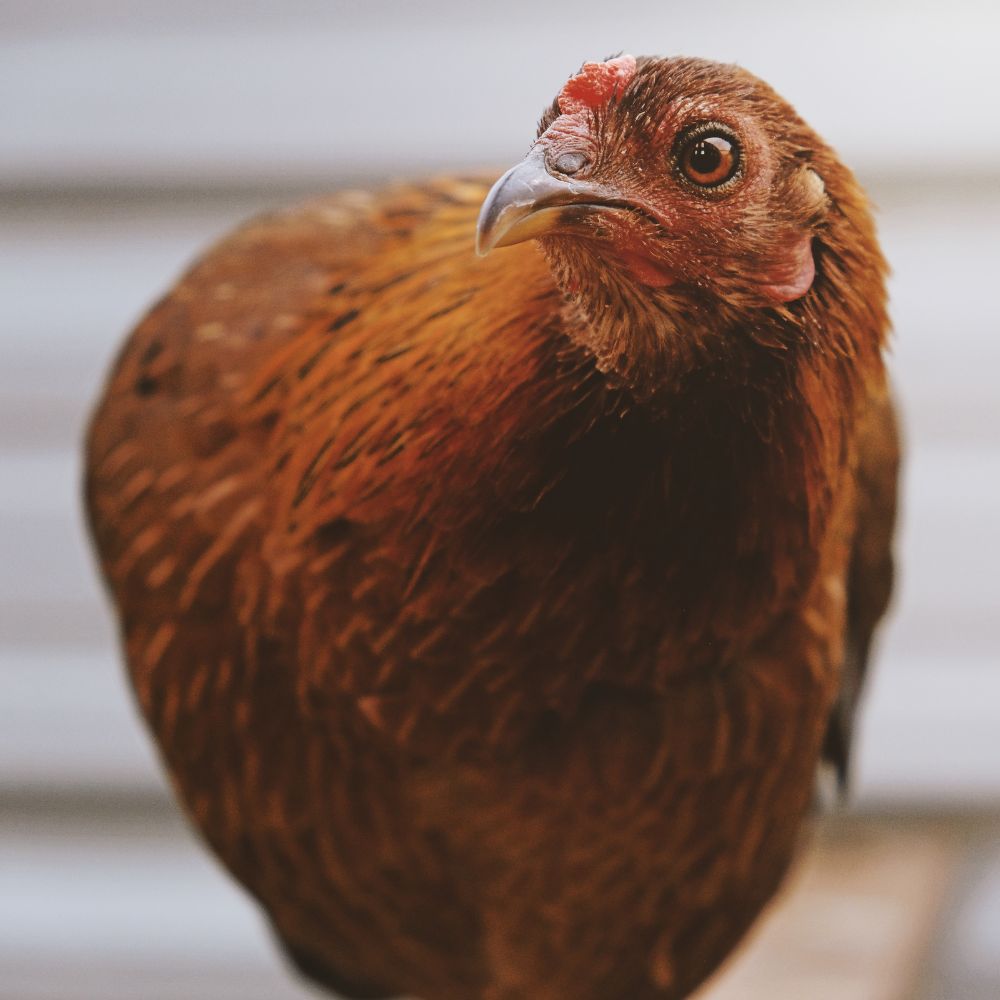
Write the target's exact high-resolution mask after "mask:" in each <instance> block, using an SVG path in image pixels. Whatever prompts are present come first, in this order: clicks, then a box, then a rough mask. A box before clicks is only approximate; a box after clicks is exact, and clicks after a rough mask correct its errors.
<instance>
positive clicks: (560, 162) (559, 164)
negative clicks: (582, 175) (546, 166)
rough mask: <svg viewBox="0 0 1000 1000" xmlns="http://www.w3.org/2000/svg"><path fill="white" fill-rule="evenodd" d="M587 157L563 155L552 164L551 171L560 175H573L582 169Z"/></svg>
mask: <svg viewBox="0 0 1000 1000" xmlns="http://www.w3.org/2000/svg"><path fill="white" fill-rule="evenodd" d="M586 163H587V157H586V156H584V155H583V153H563V154H562V155H560V156H557V157H556V158H555V160H554V161H553V162H552V169H553V170H558V171H559V173H561V174H575V173H578V172H579V171H580V170H581V169H583V167H584V165H585V164H586Z"/></svg>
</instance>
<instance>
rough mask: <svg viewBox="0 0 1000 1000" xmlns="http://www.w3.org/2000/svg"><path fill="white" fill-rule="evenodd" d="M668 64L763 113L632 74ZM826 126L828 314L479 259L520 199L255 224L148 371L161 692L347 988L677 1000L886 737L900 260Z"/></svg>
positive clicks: (195, 808) (108, 551)
mask: <svg viewBox="0 0 1000 1000" xmlns="http://www.w3.org/2000/svg"><path fill="white" fill-rule="evenodd" d="M598 65H612V64H611V63H609V64H598ZM661 67H666V69H662V68H661ZM706 67H707V69H706ZM650 68H652V69H653V70H655V71H656V72H663V73H666V74H667V75H668V77H669V78H670V79H675V80H679V82H678V83H677V85H676V86H677V87H678V88H680V89H685V88H686V90H685V92H688V91H690V89H691V87H692V86H693V84H692V83H691V80H690V79H688V77H687V76H685V73H687V74H688V75H689V76H690V74H691V73H695V76H696V77H697V79H698V80H701V79H702V78H703V77H704V78H705V79H708V80H711V74H712V73H713V72H714V73H716V74H721V75H722V78H723V79H724V80H727V79H729V78H730V76H733V74H735V76H734V77H733V78H734V79H735V80H736V81H737V83H738V85H739V87H740V88H743V90H741V91H740V93H741V94H742V93H743V91H744V90H747V89H748V88H751V89H752V88H753V87H757V86H758V83H757V82H755V81H753V78H752V77H749V75H748V74H742V73H741V72H740V71H735V70H733V69H732V68H729V67H714V66H713V64H707V63H700V62H697V61H676V60H675V61H671V60H660V61H648V62H645V61H644V62H641V63H640V64H639V70H638V77H637V79H636V80H623V81H622V86H625V85H626V84H627V85H628V86H630V87H632V88H633V89H635V88H637V87H639V85H640V84H642V83H643V80H642V79H641V77H642V75H643V73H644V72H647V73H648V72H649V71H650ZM698 74H701V75H698ZM706 74H707V76H706ZM726 74H729V76H727V75H726ZM748 80H749V81H753V82H752V83H748V82H747V81H748ZM647 85H648V81H647ZM734 86H735V85H734ZM759 86H760V87H763V85H759ZM580 89H581V88H580V87H578V88H577V91H575V92H574V93H577V92H579V91H580ZM583 90H586V87H584V88H583ZM753 92H754V93H756V92H757V91H753ZM567 93H569V92H567ZM762 93H763V94H764V96H765V97H766V99H767V100H772V99H773V100H774V101H776V102H777V101H779V99H777V98H776V97H773V95H771V92H770V91H766V89H765V90H764V91H762ZM585 96H586V95H585ZM574 99H575V98H574ZM741 99H742V98H741ZM734 100H735V98H734ZM761 100H763V98H761ZM611 102H612V107H613V108H614V109H617V108H618V107H619V105H624V104H625V101H624V98H623V97H622V95H621V94H620V93H619V92H618V91H617V90H616V91H615V93H614V95H613V96H612V98H611ZM564 107H565V108H569V109H570V111H572V110H574V109H575V107H576V106H575V105H573V104H572V103H571V101H570V100H569V99H568V98H567V99H566V100H565V101H564ZM556 110H557V111H558V108H557V109H556ZM626 110H627V109H626ZM568 113H570V112H567V111H565V110H564V111H563V117H566V115H567V114H568ZM622 113H623V114H624V111H623V112H622ZM774 113H775V114H776V115H777V114H779V113H780V114H782V115H790V114H791V112H790V109H787V106H785V105H783V104H780V103H778V104H777V111H776V112H774ZM633 117H635V115H634V114H633ZM558 122H559V117H558V116H557V117H556V125H557V129H558ZM564 124H565V123H564ZM552 127H553V123H552V122H549V123H548V124H546V121H545V120H544V119H543V123H542V139H540V140H539V142H540V143H543V142H544V141H546V136H548V135H549V134H550V130H551V129H552ZM594 128H595V129H596V128H597V126H596V125H594ZM803 128H804V126H803ZM807 134H808V135H809V136H810V137H811V138H810V144H809V145H808V151H809V153H810V157H811V159H810V163H811V164H812V169H814V170H815V171H817V173H818V174H819V175H821V176H822V181H823V184H824V185H825V197H826V198H827V199H828V201H827V203H826V204H827V205H828V207H826V208H824V209H823V211H822V213H821V214H818V213H817V212H816V211H813V210H810V211H811V212H812V214H811V215H810V216H809V223H808V225H809V226H810V229H809V232H810V236H811V239H812V240H813V242H812V246H813V248H814V252H815V258H816V261H815V269H816V276H815V280H814V281H811V283H810V287H809V289H808V291H807V292H806V293H805V294H804V295H799V296H797V297H796V298H795V299H794V300H786V301H782V302H779V303H775V302H770V303H765V304H760V303H757V302H752V303H749V304H747V303H745V302H743V299H741V294H742V293H739V292H738V291H736V290H730V292H729V293H727V297H726V299H725V301H723V300H722V298H721V297H720V296H718V295H716V293H714V292H712V290H711V289H710V290H708V291H706V290H705V288H704V287H699V286H698V285H697V282H694V283H693V284H692V282H691V281H689V280H688V276H687V275H682V274H680V270H679V269H680V268H681V265H680V264H678V262H677V260H675V259H673V258H671V259H670V260H667V259H666V258H663V259H660V258H657V259H656V270H655V273H656V274H657V275H661V274H663V273H665V269H668V264H669V273H670V274H671V275H672V278H671V280H670V281H669V282H668V283H667V285H665V286H660V285H657V284H656V282H652V283H651V279H649V277H648V275H649V274H651V273H653V271H652V270H651V268H649V267H645V268H641V269H638V270H637V268H636V267H630V265H628V263H627V262H628V261H631V260H633V257H627V256H625V255H622V256H620V257H618V258H616V257H615V255H614V253H613V252H608V253H607V254H604V255H600V254H598V255H592V256H591V257H590V258H587V260H584V259H583V258H578V257H575V256H574V254H576V253H577V252H578V251H577V245H578V244H577V243H576V242H575V239H574V236H573V235H572V234H570V235H566V234H565V233H560V232H556V233H554V234H553V233H552V232H549V231H546V233H544V234H542V236H541V237H540V241H541V243H542V247H543V249H544V253H542V252H539V248H538V246H536V245H535V244H534V243H529V242H520V243H518V244H517V245H515V246H511V247H510V248H509V249H504V250H502V251H497V252H495V253H492V254H491V255H490V256H488V257H486V258H485V259H479V258H477V257H476V256H475V255H474V254H473V250H472V247H473V239H474V235H475V231H476V218H477V214H478V212H479V209H480V205H481V204H482V203H483V200H484V198H485V197H486V195H487V191H488V189H489V188H488V185H487V184H484V183H482V182H480V181H477V180H473V179H462V180H444V181H440V182H434V183H429V184H426V185H422V186H413V187H397V188H392V189H389V190H386V191H383V192H380V193H376V194H362V193H344V194H341V195H338V196H334V197H332V198H329V199H327V200H323V201H318V202H315V203H313V204H310V205H306V206H304V207H302V208H301V209H297V210H293V211H290V212H287V213H282V214H276V215H273V216H270V217H267V218H264V219H261V220H257V221H255V222H252V223H250V224H249V225H247V226H245V227H244V228H243V229H241V230H239V231H238V232H237V233H235V234H234V235H233V236H231V237H229V238H228V239H226V240H225V241H223V242H222V243H221V244H220V245H219V246H217V247H216V248H214V249H213V250H212V251H211V252H210V253H209V254H208V255H206V256H205V257H204V258H203V259H202V260H201V261H199V262H198V263H197V264H196V265H195V266H194V267H193V268H192V269H191V271H189V273H188V274H187V275H185V276H184V277H183V278H182V280H181V281H180V283H179V284H178V285H177V286H176V287H175V288H174V290H173V291H172V292H171V293H170V294H169V295H168V296H167V297H166V298H165V299H164V300H163V301H161V302H160V303H159V304H158V305H157V306H156V307H154V309H153V310H152V311H151V312H150V314H149V315H148V316H147V317H146V318H145V319H144V320H143V321H142V323H141V324H140V326H139V327H138V329H137V330H136V331H135V332H134V334H133V335H132V337H131V339H130V340H129V342H128V344H127V345H126V347H125V349H124V352H123V353H122V355H121V357H120V359H119V360H118V362H117V365H116V367H115V370H114V372H113V374H112V376H111V379H110V381H109V383H108V386H107V389H106V392H105V395H104V398H103V400H102V402H101V403H100V406H99V408H98V411H97V414H96V416H95V418H94V421H93V424H92V427H91V430H90V437H89V442H88V501H89V507H90V516H91V523H92V527H93V532H94V536H95V540H96V544H97V548H98V550H99V553H100V558H101V560H102V564H103V567H104V572H105V574H106V578H107V580H108V581H109V584H110V587H111V590H112V594H113V597H114V600H115V602H116V604H117V607H118V610H119V613H120V616H121V622H122V632H123V639H124V645H125V650H126V655H127V659H128V664H129V669H130V672H131V676H132V679H133V683H134V686H135V690H136V692H137V694H138V698H139V702H140V704H141V706H142V710H143V712H144V714H145V716H146V718H147V719H148V721H149V724H150V726H151V727H152V730H153V732H154V734H155V735H156V738H157V741H158V743H159V746H160V749H161V752H162V754H163V757H164V760H165V762H166V765H167V767H168V769H169V771H170V774H171V777H172V779H173V781H174V785H175V787H176V789H177V792H178V795H179V797H180V799H181V801H182V802H183V804H184V807H185V809H186V810H187V812H188V813H189V815H190V816H191V817H192V819H193V821H194V823H195V824H196V825H197V826H198V827H199V828H200V829H201V831H202V832H203V833H204V835H205V837H206V838H207V840H208V842H209V844H210V845H211V846H212V848H213V849H214V850H215V852H216V853H217V854H218V855H219V857H220V858H221V859H222V860H223V862H224V863H225V864H226V866H227V867H228V868H229V869H230V871H231V872H232V873H233V874H234V875H235V876H236V877H237V878H238V879H239V880H240V881H241V882H242V883H243V884H244V885H245V886H246V887H247V888H248V889H249V890H250V892H251V893H253V895H254V896H255V897H256V898H257V899H258V900H259V901H260V902H261V904H262V905H263V907H264V908H265V910H266V911H267V913H268V915H269V917H270V920H271V922H272V923H273V926H274V928H275V931H276V933H277V935H278V937H279V938H280V940H281V941H282V943H283V945H284V946H285V948H286V949H287V951H288V953H289V954H290V955H291V956H292V958H293V959H294V960H295V962H296V963H297V964H298V965H299V967H300V968H301V969H303V970H304V971H305V972H306V973H307V974H308V975H310V976H311V977H313V978H314V979H316V980H318V981H319V982H321V983H323V984H325V985H327V986H329V987H330V988H332V989H334V990H336V991H339V992H342V993H344V994H345V995H347V996H357V997H381V996H394V995H401V994H406V995H413V996H419V997H423V998H426V1000H476V998H480V1000H514V998H526V997H531V998H536V1000H569V998H574V1000H599V998H600V1000H607V998H617V997H621V998H634V1000H643V998H646V997H649V998H652V997H659V998H680V997H684V996H687V995H689V993H690V992H691V991H692V990H693V989H694V988H695V987H696V986H697V985H698V984H699V983H700V982H701V981H703V980H704V979H705V977H706V976H707V975H709V974H710V973H711V971H712V970H713V969H714V968H715V967H716V966H717V965H718V964H719V962H720V961H721V960H722V959H723V958H724V957H725V955H726V954H727V953H728V952H729V951H730V950H731V949H732V947H733V946H734V944H735V943H736V942H737V941H738V940H739V938H740V937H741V936H742V934H743V933H744V931H745V930H746V928H747V927H748V926H749V924H750V923H751V922H752V920H753V919H754V917H755V916H756V915H757V914H758V913H759V911H760V910H761V908H762V907H763V906H764V905H765V903H766V902H767V900H768V899H769V898H770V897H771V895H772V894H773V893H774V891H775V889H776V887H777V885H778V884H779V882H780V879H781V877H782V874H783V873H784V871H785V869H786V867H787V865H788V863H789V861H790V858H791V856H792V854H793V850H794V846H795V842H796V839H797V837H798V835H799V830H800V826H801V823H802V819H803V816H804V814H805V812H806V810H807V808H808V805H809V802H810V799H811V796H812V791H813V781H814V773H815V769H816V766H817V763H818V761H819V758H820V754H821V750H822V747H823V744H824V740H826V741H827V746H828V748H832V749H833V750H834V752H835V753H837V754H838V755H839V756H840V757H841V758H842V757H843V756H844V755H845V752H846V751H845V749H844V748H845V746H846V733H847V730H848V729H849V726H848V723H849V719H850V716H851V712H852V710H853V700H854V699H853V692H854V691H855V690H856V687H857V682H856V676H857V675H858V674H859V673H860V672H861V671H862V670H863V666H864V660H865V658H866V656H867V647H868V642H869V639H870V635H871V631H872V629H873V628H874V624H875V622H876V621H877V619H878V617H879V615H880V614H881V612H882V610H883V608H884V605H885V601H886V599H887V596H888V585H889V578H890V574H891V561H890V557H889V535H890V533H891V526H892V513H891V512H892V506H893V502H894V497H893V490H894V469H895V462H896V446H895V436H894V431H893V427H892V419H891V408H890V406H889V403H888V398H887V396H886V391H885V381H884V373H883V368H882V362H881V354H880V347H881V343H882V339H883V336H884V331H885V315H884V310H883V302H884V293H883V290H882V272H883V265H882V261H881V257H880V256H879V255H878V250H877V247H876V246H875V244H874V237H873V233H872V229H871V224H870V220H869V217H868V214H867V210H866V208H865V205H864V200H863V197H862V196H861V195H860V192H859V191H858V189H857V188H856V186H855V185H854V182H853V180H852V179H851V178H850V175H849V174H848V173H847V172H846V171H845V170H844V168H842V167H841V166H840V165H839V164H838V163H837V161H836V159H835V158H834V157H833V154H832V153H830V151H829V150H828V149H826V147H824V146H822V144H821V143H819V141H818V140H816V139H815V137H812V134H811V133H807ZM564 162H570V161H564ZM747 169H749V168H747ZM748 183H749V182H748ZM787 200H788V199H787V197H786V201H787ZM793 200H794V199H793ZM487 221H488V220H487ZM484 224H485V223H484V222H483V221H482V220H481V222H480V230H481V232H482V231H483V226H484ZM533 224H534V223H533ZM573 224H574V225H576V224H577V223H576V222H574V223H573ZM612 229H613V226H612ZM601 232H602V233H603V232H604V230H601ZM526 238H527V237H526ZM690 256H691V255H688V257H689V258H690ZM665 261H666V262H665ZM623 262H624V263H623ZM692 266H693V265H692ZM722 271H724V268H723V269H721V270H720V273H722ZM636 274H639V275H640V276H645V277H643V279H642V281H639V282H637V281H636V280H634V279H635V275H636ZM657 280H659V279H657ZM769 280H770V279H769ZM588 282H589V284H588ZM640 284H642V286H643V287H644V288H652V289H654V290H653V291H648V292H641V290H640V289H639V285H640ZM773 286H774V282H773V281H772V282H771V285H769V286H768V287H773ZM781 287H782V288H786V287H788V281H786V280H784V279H783V284H781ZM664 289H665V290H664ZM639 292H641V294H640V293H639ZM747 294H749V293H747ZM789 294H790V293H789ZM594 295H596V296H598V297H599V298H600V301H602V302H604V303H605V305H604V306H603V307H598V306H595V305H594V302H595V299H594V298H593V296H594ZM713 295H716V297H715V298H713ZM588 296H589V297H588ZM615 296H618V299H616V298H615ZM658 296H659V297H660V298H661V299H662V302H661V301H660V299H658V298H657V297H658ZM743 298H746V295H743ZM652 299H657V302H658V303H659V304H658V305H657V310H658V315H661V316H663V317H666V318H665V319H664V321H663V325H662V329H661V328H660V327H656V328H655V330H654V332H653V334H650V333H649V330H647V329H646V325H645V324H646V321H647V319H648V317H646V318H644V316H645V314H643V313H642V309H643V308H645V306H644V305H640V303H645V302H647V300H652ZM668 299H669V302H668ZM664 303H666V304H664ZM734 303H735V305H734ZM601 308H603V309H604V311H605V312H606V311H607V310H613V311H616V312H617V316H618V319H617V326H616V327H615V329H616V330H617V331H618V332H617V333H616V337H618V339H617V340H616V341H615V344H614V345H610V344H609V342H608V341H607V339H606V338H604V339H602V336H603V335H602V333H601V330H602V327H601V323H602V322H604V319H603V318H602V317H604V315H605V312H601V311H600V310H601ZM671 309H672V310H673V311H672V312H670V310H671ZM630 331H632V333H633V334H634V340H630V339H629V337H630V336H631V335H630ZM657 331H658V332H657ZM605 333H606V331H605ZM723 335H724V336H723ZM650 336H653V337H660V338H661V339H662V342H663V343H667V344H668V346H667V347H666V348H662V349H661V346H660V345H661V340H656V344H655V346H654V347H650V344H649V343H645V340H646V339H648V338H649V337H650ZM622 338H624V341H622ZM623 342H624V343H625V347H624V348H622V343H623ZM643 343H645V347H643V346H642V345H643ZM629 345H633V346H634V348H635V349H634V350H631V349H630V346H629ZM623 351H624V352H625V353H623ZM651 351H652V352H654V354H655V356H653V354H651V353H650V352H651ZM644 352H645V353H644ZM845 663H847V664H848V665H849V667H850V669H851V671H852V672H853V673H852V675H851V676H850V677H848V678H847V681H846V682H845V678H844V671H845V666H844V665H845ZM843 692H847V695H846V697H845V696H844V695H843ZM838 697H840V698H841V703H840V707H839V708H838Z"/></svg>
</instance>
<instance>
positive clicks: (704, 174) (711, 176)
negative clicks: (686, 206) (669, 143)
mask: <svg viewBox="0 0 1000 1000" xmlns="http://www.w3.org/2000/svg"><path fill="white" fill-rule="evenodd" d="M678 162H679V165H680V168H681V171H682V172H683V174H684V176H685V177H686V178H687V179H688V180H689V181H691V182H692V183H694V184H697V185H698V186H699V187H718V186H719V185H720V184H725V182H726V181H728V180H729V179H730V178H731V177H734V176H735V174H736V171H737V169H738V168H739V165H740V147H739V145H738V144H737V142H736V139H735V138H734V137H733V136H730V135H727V134H725V133H723V132H722V131H720V130H718V129H715V128H713V129H711V130H710V131H698V132H696V133H695V134H694V135H691V136H688V138H687V139H686V141H685V142H684V144H683V146H682V147H681V152H680V157H679V159H678Z"/></svg>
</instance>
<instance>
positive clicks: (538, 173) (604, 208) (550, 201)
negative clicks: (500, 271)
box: [476, 148, 620, 257]
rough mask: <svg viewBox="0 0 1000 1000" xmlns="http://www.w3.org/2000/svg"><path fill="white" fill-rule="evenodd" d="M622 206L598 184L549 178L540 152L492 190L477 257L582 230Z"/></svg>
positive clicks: (478, 236) (481, 225)
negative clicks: (584, 224)
mask: <svg viewBox="0 0 1000 1000" xmlns="http://www.w3.org/2000/svg"><path fill="white" fill-rule="evenodd" d="M619 207H620V205H615V204H614V203H613V199H612V198H609V196H608V192H607V191H605V190H603V189H601V188H600V187H598V186H597V185H595V184H588V183H587V182H586V181H574V180H573V179H572V178H571V177H555V176H553V175H552V174H550V173H549V171H548V170H547V169H546V167H545V154H544V151H543V150H541V149H537V148H536V149H534V150H532V152H530V153H529V154H528V156H527V157H526V158H525V159H524V160H522V161H521V162H520V163H519V164H518V165H517V166H516V167H512V168H511V169H510V170H508V171H507V173H505V174H504V175H503V177H501V178H500V180H498V181H497V182H496V184H494V185H493V187H492V188H491V189H490V193H489V194H488V195H487V196H486V200H485V201H484V202H483V207H482V209H481V210H480V212H479V224H478V226H477V227H476V253H477V254H479V256H480V257H485V256H486V255H487V254H488V253H489V252H490V251H491V250H492V249H493V248H494V247H509V246H512V245H513V244H515V243H523V242H524V241H525V240H531V239H535V237H538V236H545V235H548V234H551V233H555V232H561V231H565V230H567V229H570V228H571V227H579V225H580V223H581V222H582V221H583V220H584V219H586V218H589V217H591V216H592V215H593V214H594V213H597V212H613V211H618V210H619Z"/></svg>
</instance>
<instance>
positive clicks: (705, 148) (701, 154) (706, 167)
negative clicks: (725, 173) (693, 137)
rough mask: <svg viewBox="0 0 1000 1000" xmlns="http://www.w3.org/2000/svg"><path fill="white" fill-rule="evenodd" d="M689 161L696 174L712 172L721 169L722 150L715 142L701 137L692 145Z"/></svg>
mask: <svg viewBox="0 0 1000 1000" xmlns="http://www.w3.org/2000/svg"><path fill="white" fill-rule="evenodd" d="M688 163H689V164H690V166H691V169H692V170H693V171H694V172H695V173H696V174H710V173H713V172H714V171H716V170H718V169H719V164H721V163H722V152H721V150H720V149H719V147H718V146H717V145H716V144H715V143H714V142H710V141H709V140H708V139H701V140H699V141H698V142H696V143H695V144H694V146H692V147H691V155H690V156H689V157H688Z"/></svg>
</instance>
